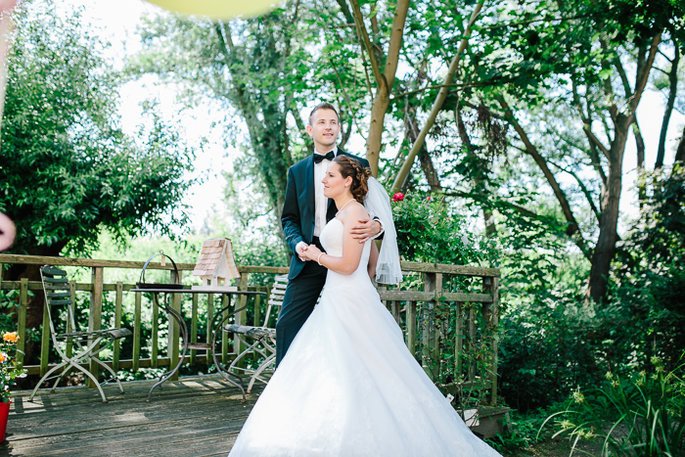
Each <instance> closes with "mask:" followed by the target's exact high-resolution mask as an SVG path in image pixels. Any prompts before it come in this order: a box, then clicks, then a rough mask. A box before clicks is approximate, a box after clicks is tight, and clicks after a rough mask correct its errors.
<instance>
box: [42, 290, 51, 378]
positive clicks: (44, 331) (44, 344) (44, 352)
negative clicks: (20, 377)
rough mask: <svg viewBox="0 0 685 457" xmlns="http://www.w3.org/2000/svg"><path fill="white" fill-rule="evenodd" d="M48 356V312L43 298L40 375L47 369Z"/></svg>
mask: <svg viewBox="0 0 685 457" xmlns="http://www.w3.org/2000/svg"><path fill="white" fill-rule="evenodd" d="M49 358H50V314H48V302H47V300H43V329H42V332H41V335H40V375H41V376H43V375H44V374H45V373H47V371H48V363H49Z"/></svg>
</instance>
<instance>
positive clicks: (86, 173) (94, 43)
mask: <svg viewBox="0 0 685 457" xmlns="http://www.w3.org/2000/svg"><path fill="white" fill-rule="evenodd" d="M16 21H17V27H16V38H15V42H14V46H13V48H12V53H11V55H10V56H9V71H8V87H7V95H6V104H5V112H4V118H3V123H2V149H1V152H0V157H1V159H0V211H2V212H4V213H6V214H8V215H9V216H10V217H11V218H12V219H13V220H14V222H15V223H16V226H17V239H16V242H15V244H14V246H13V248H12V251H11V252H15V253H27V254H34V255H59V254H60V253H62V252H63V251H64V250H65V249H67V250H68V251H69V252H70V253H73V254H83V253H87V252H88V251H89V250H90V249H92V248H93V247H94V246H96V244H97V238H98V235H99V233H100V232H101V231H102V230H103V229H105V228H106V229H108V230H110V231H111V232H112V233H113V234H114V235H115V236H117V237H118V238H119V239H124V238H125V237H127V236H132V235H135V234H138V233H140V232H144V231H146V230H149V229H152V228H155V229H158V230H160V231H161V232H162V233H168V232H170V227H172V226H174V225H179V224H183V222H184V219H185V216H184V213H183V210H182V208H181V206H180V201H181V198H182V196H183V193H184V190H185V189H186V188H187V187H188V183H186V182H185V181H184V179H183V175H184V173H185V171H186V170H188V169H189V168H190V164H191V158H192V154H191V152H190V151H188V150H187V149H185V148H184V147H183V143H182V142H180V141H179V138H178V137H177V135H176V134H175V133H174V132H173V130H171V129H170V128H169V127H168V126H166V125H164V123H163V122H162V120H161V119H160V118H159V117H157V116H154V115H153V116H152V119H151V123H150V124H151V127H150V128H149V129H148V131H144V132H141V138H140V139H139V140H138V141H136V140H134V139H133V138H130V137H128V136H127V135H125V134H124V133H123V132H122V131H121V130H120V129H119V128H118V126H117V123H118V115H117V111H116V97H117V91H116V87H117V86H116V83H117V81H116V79H115V78H114V77H113V75H112V74H111V73H110V71H109V70H108V69H107V65H106V63H105V61H104V60H103V57H102V55H101V50H102V47H103V44H102V43H101V42H99V41H98V39H97V38H95V37H94V36H91V35H89V34H88V33H87V32H86V30H85V29H84V27H83V26H82V25H81V21H80V17H79V15H78V13H75V14H74V15H72V16H69V17H60V16H59V15H58V14H57V12H56V11H55V10H54V8H53V7H52V6H50V5H49V3H41V2H30V3H29V2H26V3H24V4H23V6H22V7H20V8H18V9H17V11H16ZM150 109H153V107H150ZM19 276H29V277H31V278H36V277H37V270H36V269H35V268H32V269H25V268H24V267H22V266H18V267H17V268H16V269H13V270H10V272H9V273H8V275H7V277H8V278H9V279H12V278H15V277H19ZM41 316H42V304H41V302H40V301H39V300H34V301H33V302H32V303H31V304H30V305H29V309H28V316H27V325H28V326H29V327H33V326H37V325H38V324H40V322H41Z"/></svg>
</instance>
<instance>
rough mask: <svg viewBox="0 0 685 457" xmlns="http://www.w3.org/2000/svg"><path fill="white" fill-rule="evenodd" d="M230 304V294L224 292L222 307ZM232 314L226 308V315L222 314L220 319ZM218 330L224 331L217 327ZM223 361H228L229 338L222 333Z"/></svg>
mask: <svg viewBox="0 0 685 457" xmlns="http://www.w3.org/2000/svg"><path fill="white" fill-rule="evenodd" d="M227 306H228V296H227V295H226V294H223V295H222V296H221V308H222V309H223V308H226V307H227ZM229 314H231V310H230V309H228V308H226V309H225V310H224V315H223V316H221V318H220V319H223V318H224V317H226V316H228V315H229ZM217 331H221V332H223V330H221V329H217ZM221 336H222V338H221V363H224V364H225V363H227V362H228V338H224V336H225V335H221Z"/></svg>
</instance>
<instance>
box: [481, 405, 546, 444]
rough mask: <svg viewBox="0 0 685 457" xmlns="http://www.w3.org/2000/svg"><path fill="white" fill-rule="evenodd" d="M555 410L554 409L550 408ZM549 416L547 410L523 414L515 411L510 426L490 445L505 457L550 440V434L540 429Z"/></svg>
mask: <svg viewBox="0 0 685 457" xmlns="http://www.w3.org/2000/svg"><path fill="white" fill-rule="evenodd" d="M549 409H550V410H553V407H552V408H549ZM548 416H549V412H548V410H547V409H542V410H535V411H531V412H528V413H521V412H519V411H516V410H513V411H511V412H510V413H509V421H508V426H507V427H506V428H505V429H504V431H503V432H502V433H498V434H497V435H496V436H495V437H494V438H492V439H490V440H488V443H489V444H490V445H491V446H492V447H493V448H494V449H495V450H497V451H498V452H500V453H502V454H503V455H509V453H511V452H515V451H518V450H521V449H525V448H529V447H531V446H533V445H535V444H537V443H540V442H542V441H544V440H546V439H548V438H549V436H548V435H551V433H549V434H545V433H540V428H541V427H542V424H543V423H544V422H545V419H546V418H547V417H548Z"/></svg>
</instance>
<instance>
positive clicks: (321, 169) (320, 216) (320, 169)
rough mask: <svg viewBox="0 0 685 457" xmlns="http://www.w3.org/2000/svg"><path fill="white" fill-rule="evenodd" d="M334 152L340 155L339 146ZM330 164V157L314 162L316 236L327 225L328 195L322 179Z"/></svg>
mask: <svg viewBox="0 0 685 457" xmlns="http://www.w3.org/2000/svg"><path fill="white" fill-rule="evenodd" d="M314 154H319V152H318V151H314ZM333 154H335V155H336V156H337V155H338V148H337V147H335V148H333ZM321 155H323V154H321ZM330 164H331V161H330V160H328V159H323V160H322V161H321V162H319V163H315V164H314V236H316V237H318V236H319V235H321V231H322V230H323V228H324V227H325V226H326V213H327V212H328V197H326V196H325V195H324V194H323V183H322V182H321V181H322V180H323V178H324V177H326V171H327V170H328V167H329V166H330Z"/></svg>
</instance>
